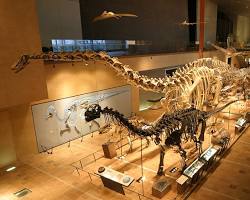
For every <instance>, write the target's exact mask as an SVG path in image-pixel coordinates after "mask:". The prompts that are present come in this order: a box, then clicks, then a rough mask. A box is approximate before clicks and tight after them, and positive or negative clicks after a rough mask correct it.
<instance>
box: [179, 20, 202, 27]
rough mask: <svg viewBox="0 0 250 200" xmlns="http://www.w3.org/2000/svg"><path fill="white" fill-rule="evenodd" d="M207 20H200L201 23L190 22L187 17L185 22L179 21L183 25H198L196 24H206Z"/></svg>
mask: <svg viewBox="0 0 250 200" xmlns="http://www.w3.org/2000/svg"><path fill="white" fill-rule="evenodd" d="M205 23H207V22H199V23H196V22H188V20H187V19H185V20H184V21H183V22H181V23H179V25H182V26H193V25H196V24H205Z"/></svg>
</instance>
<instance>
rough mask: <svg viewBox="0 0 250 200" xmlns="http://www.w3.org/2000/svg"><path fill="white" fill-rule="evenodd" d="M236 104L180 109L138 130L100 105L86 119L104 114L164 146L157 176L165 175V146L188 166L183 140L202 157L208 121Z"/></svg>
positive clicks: (91, 109)
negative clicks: (212, 107)
mask: <svg viewBox="0 0 250 200" xmlns="http://www.w3.org/2000/svg"><path fill="white" fill-rule="evenodd" d="M234 102H235V101H232V102H229V103H227V104H226V105H224V106H222V107H220V108H217V109H215V110H212V111H208V112H206V111H201V110H198V109H196V108H193V107H191V108H187V109H184V110H179V111H177V112H175V113H173V114H163V115H162V116H161V117H160V118H159V119H158V120H156V121H155V122H154V123H152V124H150V123H148V125H144V126H139V127H137V126H135V125H133V124H132V123H131V122H130V121H129V120H128V119H127V118H125V117H124V116H123V114H121V113H119V112H118V111H115V110H113V109H112V108H108V107H105V108H104V109H102V108H101V106H100V105H99V104H92V105H90V106H89V107H88V108H87V110H86V112H85V120H86V121H92V120H95V119H97V118H100V116H101V114H104V116H105V117H106V118H110V119H111V120H112V121H113V122H114V123H117V124H118V125H119V126H124V127H126V128H127V129H128V131H130V132H131V133H134V134H136V135H138V136H140V137H142V138H146V137H151V138H152V139H153V140H154V142H155V143H156V144H157V145H158V144H160V145H161V147H162V148H161V155H160V164H159V169H158V172H157V174H158V175H162V174H163V168H164V164H163V161H164V156H165V147H172V146H177V147H178V148H179V152H180V155H181V157H182V158H183V161H184V163H185V160H186V152H185V150H184V149H183V148H182V147H181V143H182V140H185V141H188V140H190V139H191V140H193V141H194V142H195V144H196V147H197V148H198V147H199V154H200V152H201V145H202V142H203V141H204V133H205V129H206V120H207V119H208V118H209V117H210V116H211V115H213V114H216V113H218V112H220V111H222V110H223V109H224V108H226V107H227V106H229V105H230V104H232V103H234ZM200 124H201V125H202V126H201V132H200V134H199V135H198V134H197V130H198V127H199V125H200ZM164 135H165V141H164V143H162V139H161V138H162V136H164ZM184 167H185V165H184ZM184 167H183V168H184Z"/></svg>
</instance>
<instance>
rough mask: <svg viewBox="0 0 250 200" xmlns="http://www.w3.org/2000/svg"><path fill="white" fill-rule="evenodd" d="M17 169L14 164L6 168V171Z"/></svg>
mask: <svg viewBox="0 0 250 200" xmlns="http://www.w3.org/2000/svg"><path fill="white" fill-rule="evenodd" d="M15 169H16V167H15V166H12V167H9V168H8V169H6V170H5V171H6V172H11V171H13V170H15Z"/></svg>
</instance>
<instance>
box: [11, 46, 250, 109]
mask: <svg viewBox="0 0 250 200" xmlns="http://www.w3.org/2000/svg"><path fill="white" fill-rule="evenodd" d="M30 60H44V61H54V62H87V61H91V60H92V61H102V62H104V63H105V64H108V66H110V67H112V68H113V69H114V70H115V71H117V73H118V74H120V75H121V76H123V78H125V79H126V80H127V82H129V83H131V84H133V85H135V86H137V87H140V88H142V89H144V90H146V91H152V92H157V93H164V94H165V96H164V98H162V99H161V105H162V106H163V107H164V109H165V110H166V112H169V113H171V112H174V111H176V110H179V109H183V108H187V107H190V106H194V107H196V108H198V109H202V107H203V105H204V103H205V102H209V103H210V104H212V105H216V104H218V102H219V98H220V92H221V89H222V88H223V87H224V86H227V85H232V80H233V82H237V80H243V79H244V77H245V76H246V75H247V74H248V75H249V74H250V73H249V70H248V71H247V70H245V69H242V70H241V71H242V72H241V73H239V72H240V71H239V69H236V68H234V67H231V66H230V65H228V64H227V63H225V62H222V61H219V60H217V59H212V58H203V59H198V60H196V61H193V62H190V63H188V64H186V65H185V66H183V67H180V68H178V69H177V70H176V72H174V74H173V75H172V76H170V77H168V76H166V77H165V78H149V77H147V76H144V75H140V74H139V72H137V71H134V70H133V69H132V68H131V67H129V66H128V65H125V64H122V63H121V62H120V61H119V60H118V59H117V58H115V57H113V58H112V57H110V56H109V55H108V54H107V53H105V52H93V51H86V52H72V53H52V52H50V53H46V54H45V53H43V54H39V55H23V56H22V57H21V58H20V60H19V61H18V62H17V63H16V64H15V65H14V66H13V70H15V72H19V71H20V70H22V69H23V68H24V67H25V66H26V65H27V64H28V63H29V61H30Z"/></svg>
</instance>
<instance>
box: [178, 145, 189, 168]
mask: <svg viewBox="0 0 250 200" xmlns="http://www.w3.org/2000/svg"><path fill="white" fill-rule="evenodd" d="M178 147H179V153H180V156H181V158H182V166H181V172H183V171H184V170H185V169H186V167H187V164H186V159H187V152H186V151H185V150H184V149H183V148H182V147H181V145H178Z"/></svg>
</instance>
